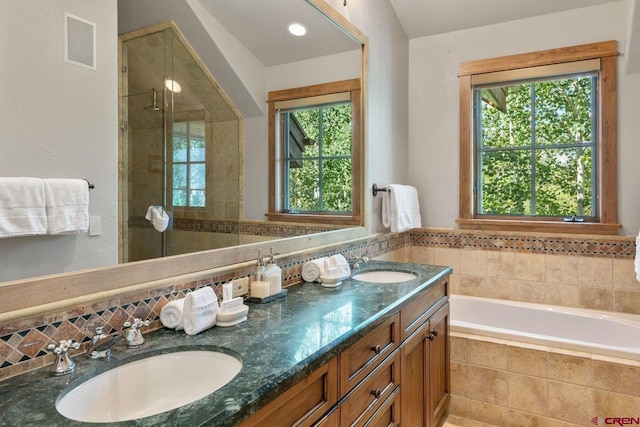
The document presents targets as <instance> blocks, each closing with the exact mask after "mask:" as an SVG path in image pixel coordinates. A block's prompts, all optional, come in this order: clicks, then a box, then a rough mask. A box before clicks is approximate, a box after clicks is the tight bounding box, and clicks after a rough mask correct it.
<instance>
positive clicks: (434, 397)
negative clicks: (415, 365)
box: [429, 302, 450, 427]
mask: <svg viewBox="0 0 640 427" xmlns="http://www.w3.org/2000/svg"><path fill="white" fill-rule="evenodd" d="M429 326H430V334H429V336H430V337H431V338H432V341H431V342H430V343H429V383H430V390H429V414H430V418H431V426H434V427H435V426H436V425H438V423H439V422H441V421H442V420H443V419H444V416H445V414H446V413H447V410H448V406H449V391H450V388H449V387H450V383H449V303H448V302H447V304H446V305H445V306H443V307H442V308H441V309H440V310H438V311H437V312H436V313H435V314H434V315H433V316H432V317H431V318H430V319H429Z"/></svg>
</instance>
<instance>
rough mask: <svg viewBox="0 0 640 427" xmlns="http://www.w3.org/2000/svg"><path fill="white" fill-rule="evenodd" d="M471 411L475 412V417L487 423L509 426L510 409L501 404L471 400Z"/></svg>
mask: <svg viewBox="0 0 640 427" xmlns="http://www.w3.org/2000/svg"><path fill="white" fill-rule="evenodd" d="M469 411H470V412H471V414H473V419H475V420H478V421H481V422H483V423H487V424H490V425H494V426H507V425H508V424H507V423H508V412H509V411H508V409H507V408H505V407H503V406H499V405H492V404H489V403H486V402H479V401H477V400H472V401H471V402H469Z"/></svg>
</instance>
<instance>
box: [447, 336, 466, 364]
mask: <svg viewBox="0 0 640 427" xmlns="http://www.w3.org/2000/svg"><path fill="white" fill-rule="evenodd" d="M449 345H450V346H451V360H456V361H459V362H467V361H468V354H469V339H468V338H462V337H453V336H452V337H451V339H450V341H449Z"/></svg>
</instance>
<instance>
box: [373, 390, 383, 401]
mask: <svg viewBox="0 0 640 427" xmlns="http://www.w3.org/2000/svg"><path fill="white" fill-rule="evenodd" d="M371 394H372V395H373V397H375V398H376V399H380V396H382V390H380V389H379V388H377V389H375V390H371Z"/></svg>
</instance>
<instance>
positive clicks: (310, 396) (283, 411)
mask: <svg viewBox="0 0 640 427" xmlns="http://www.w3.org/2000/svg"><path fill="white" fill-rule="evenodd" d="M337 371H338V368H337V359H335V358H334V359H331V360H330V361H329V362H328V363H326V364H325V365H323V366H322V367H320V368H319V369H317V370H315V371H314V372H313V373H311V374H310V375H309V376H308V377H306V378H305V379H303V380H302V381H300V382H299V383H298V384H296V385H294V386H293V387H291V388H290V389H289V390H287V391H285V392H284V393H282V394H281V395H280V396H278V397H277V398H276V399H275V400H274V401H272V402H271V403H269V404H267V405H266V406H265V407H264V408H262V409H260V410H259V411H258V412H256V413H255V414H254V415H252V416H251V417H250V418H249V419H247V420H246V421H244V422H243V423H242V424H240V426H241V427H249V426H264V427H273V426H285V425H287V426H292V425H295V426H300V427H301V426H311V425H314V424H315V423H316V422H318V421H319V420H320V419H321V418H322V416H323V415H324V414H325V413H326V412H327V411H328V410H329V409H331V407H332V406H333V405H335V404H336V403H337V401H338V388H337V387H336V377H337V373H338V372H337ZM328 425H330V424H328Z"/></svg>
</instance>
